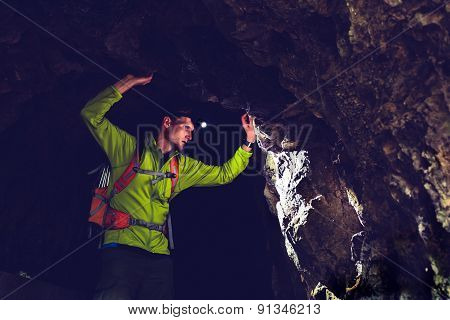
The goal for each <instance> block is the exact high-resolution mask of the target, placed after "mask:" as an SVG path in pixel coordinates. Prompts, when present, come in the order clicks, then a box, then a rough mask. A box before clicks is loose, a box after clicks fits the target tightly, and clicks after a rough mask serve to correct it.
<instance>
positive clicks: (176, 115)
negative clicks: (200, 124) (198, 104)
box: [166, 109, 193, 123]
mask: <svg viewBox="0 0 450 320" xmlns="http://www.w3.org/2000/svg"><path fill="white" fill-rule="evenodd" d="M166 116H167V117H169V118H170V120H172V121H173V122H174V123H177V122H178V121H179V119H180V118H182V117H188V118H191V119H192V116H193V113H192V109H179V110H176V111H175V112H173V113H172V114H168V115H166Z"/></svg>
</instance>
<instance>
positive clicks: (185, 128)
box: [168, 117, 194, 151]
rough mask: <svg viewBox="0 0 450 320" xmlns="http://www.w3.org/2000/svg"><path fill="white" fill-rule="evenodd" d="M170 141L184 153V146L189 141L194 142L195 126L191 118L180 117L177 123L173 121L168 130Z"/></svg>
mask: <svg viewBox="0 0 450 320" xmlns="http://www.w3.org/2000/svg"><path fill="white" fill-rule="evenodd" d="M168 129H169V130H168V139H169V141H170V142H171V143H172V144H173V145H174V146H175V147H176V148H177V149H178V150H179V151H183V148H184V146H185V145H186V143H188V141H190V140H192V133H193V131H194V124H193V123H192V120H191V118H189V117H180V118H177V119H176V121H175V122H174V121H171V124H170V127H169V128H168Z"/></svg>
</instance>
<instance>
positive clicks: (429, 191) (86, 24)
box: [0, 0, 450, 299]
mask: <svg viewBox="0 0 450 320" xmlns="http://www.w3.org/2000/svg"><path fill="white" fill-rule="evenodd" d="M0 2H1V3H0V25H1V29H0V30H1V31H0V54H1V61H2V62H1V68H0V74H1V78H0V101H1V105H0V107H1V109H0V114H1V116H0V140H1V145H2V149H3V151H2V157H1V159H2V160H1V161H2V170H1V181H2V183H1V184H0V212H1V216H2V220H3V222H2V223H1V227H0V228H1V232H0V244H1V245H0V256H1V257H2V259H1V264H0V270H1V273H0V274H1V276H0V292H1V293H2V296H4V295H6V294H8V293H9V292H11V291H12V290H13V289H14V288H17V287H18V286H19V285H21V284H23V283H24V282H26V281H27V278H30V277H35V276H37V275H38V276H39V278H38V279H37V280H35V281H33V282H31V283H30V284H29V285H27V286H24V287H23V288H21V289H20V290H17V291H16V292H14V294H13V295H11V296H9V297H10V298H14V297H15V298H19V299H27V298H34V299H45V298H53V299H54V298H62V299H64V298H88V297H89V296H90V294H91V293H92V290H93V285H94V284H95V281H96V280H95V279H96V277H97V276H98V261H97V260H98V250H97V243H95V241H94V242H90V243H88V244H87V245H85V246H84V247H82V248H81V249H80V250H78V251H76V252H75V253H74V254H72V255H70V257H68V258H67V259H64V260H63V261H61V262H59V263H57V264H56V265H55V266H53V264H54V263H55V262H58V261H59V259H61V258H62V257H64V256H65V255H66V254H68V253H69V252H72V251H73V250H74V249H75V248H77V247H79V246H80V245H81V244H83V243H86V241H87V229H88V222H87V212H88V206H89V202H90V194H91V190H92V185H93V181H92V178H91V177H89V176H88V175H87V172H88V171H90V170H91V169H92V168H94V167H96V166H97V165H98V164H99V163H102V162H104V161H105V156H104V154H103V153H102V151H101V149H100V148H99V147H98V145H97V144H96V142H95V140H94V139H93V138H92V137H91V136H90V134H89V132H88V130H87V129H86V127H85V126H84V124H83V122H82V121H81V118H80V110H81V108H82V107H83V106H84V104H85V103H86V102H87V101H88V100H89V99H90V98H91V97H93V96H94V95H95V94H96V93H98V92H99V91H101V90H102V89H103V88H105V87H106V86H108V85H111V84H113V83H114V82H115V81H116V79H117V77H119V78H121V77H123V76H124V75H125V74H128V73H131V74H135V75H143V74H146V73H148V72H149V71H153V72H155V77H154V80H153V81H152V83H151V84H150V85H149V86H146V87H142V88H139V91H140V92H141V94H142V95H140V94H137V93H136V92H130V93H128V94H127V95H126V96H124V98H123V99H122V100H121V101H120V102H119V104H118V106H116V107H113V109H111V111H110V112H109V113H108V118H109V119H110V120H111V121H112V122H113V123H115V124H117V125H119V126H120V127H121V128H123V129H125V130H127V131H128V132H130V133H134V132H136V128H137V127H138V126H139V125H140V124H143V123H144V124H149V123H152V124H156V123H157V122H158V121H159V119H160V117H161V115H162V113H161V112H162V111H161V110H159V108H158V107H157V106H156V105H155V104H154V103H153V102H151V101H150V100H149V99H145V97H150V98H151V100H152V101H154V102H157V103H158V104H159V105H160V106H164V107H165V108H168V109H169V110H171V109H170V108H173V107H175V106H179V105H189V106H192V107H193V108H194V109H195V111H196V113H197V114H199V115H200V116H201V117H202V118H203V119H206V120H207V121H208V123H210V124H212V126H211V129H208V128H207V129H205V130H203V132H202V131H201V130H200V131H199V133H198V134H196V136H195V139H194V142H193V143H192V146H191V147H190V148H189V150H188V151H187V152H192V154H193V156H202V155H204V153H205V152H208V150H211V145H208V141H206V140H207V139H206V137H215V138H214V139H216V140H215V141H216V143H215V144H214V148H215V149H214V150H215V151H214V152H210V153H211V154H214V155H216V156H213V157H209V158H208V159H209V160H211V161H212V162H213V163H221V162H224V161H226V160H227V157H228V156H229V155H230V152H232V151H233V150H235V149H236V148H237V147H238V145H239V143H240V140H239V139H232V138H230V136H229V134H231V135H233V134H235V133H236V132H237V131H239V124H240V120H239V117H240V115H241V114H242V113H243V112H244V110H248V109H249V110H250V113H251V114H252V115H254V116H256V125H257V134H258V145H259V147H258V148H257V149H256V150H255V154H254V155H253V157H252V159H251V163H250V165H249V167H248V168H247V169H246V171H245V173H244V174H242V175H241V176H239V177H238V178H237V179H236V180H235V181H234V182H232V183H231V184H229V185H226V186H221V187H217V188H194V189H192V190H188V191H185V192H184V193H183V194H182V195H180V196H179V197H178V198H177V199H176V200H174V202H173V203H172V204H171V212H172V214H173V219H174V230H175V243H176V253H175V283H176V285H175V286H176V297H177V298H180V299H272V298H275V299H447V298H448V296H449V294H450V281H449V271H450V269H449V267H450V259H449V251H448V248H449V239H450V238H449V231H450V226H449V207H450V202H449V194H450V192H449V188H448V186H449V168H450V166H449V150H450V149H449V132H450V130H449V123H450V122H449V88H448V79H449V76H450V65H449V60H448V57H449V35H448V30H449V17H448V13H449V11H450V5H449V4H448V3H446V2H445V1H441V0H434V1H425V0H415V1H402V0H384V1H370V2H367V1H364V2H363V1H356V0H347V1H337V0H328V1H327V0H317V1H311V0H299V1H292V0H277V1H264V0H262V1H254V0H252V1H250V0H223V1H220V0H217V1H211V0H202V1H200V0H192V1H178V0H177V1H164V2H162V1H131V0H117V1H103V0H102V1H93V0H84V1H77V2H71V1H61V2H53V1H48V0H38V1H33V2H30V1H5V2H4V1H0ZM144 96H145V97H144ZM220 125H231V126H229V128H231V129H230V130H231V131H232V132H231V133H230V132H228V131H227V132H228V133H225V135H220V137H219V138H217V131H214V130H215V129H217V128H218V127H219V126H220ZM233 125H234V126H233ZM236 125H237V127H236ZM236 128H237V129H236ZM208 130H209V135H208V134H207V133H208ZM221 130H222V129H221ZM223 130H225V129H223ZM225 131H226V130H225ZM214 132H215V133H214ZM221 134H222V133H221ZM215 135H216V136H215ZM234 136H235V135H234ZM205 150H206V151H205ZM217 150H219V151H217ZM49 266H52V268H49V269H48V270H46V268H48V267H49ZM43 270H46V272H44V273H41V272H42V271H43Z"/></svg>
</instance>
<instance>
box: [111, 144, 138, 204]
mask: <svg viewBox="0 0 450 320" xmlns="http://www.w3.org/2000/svg"><path fill="white" fill-rule="evenodd" d="M136 167H137V168H139V154H138V153H137V152H135V153H134V155H133V158H131V161H130V164H129V165H128V167H127V168H126V169H125V171H124V172H123V173H122V175H121V176H120V177H119V179H117V181H116V182H114V187H113V189H112V191H111V194H110V196H109V198H110V199H111V198H112V197H114V196H115V195H116V194H118V193H119V192H121V191H122V190H123V189H125V188H126V187H127V186H128V185H129V184H130V183H131V181H132V180H133V179H134V177H135V176H136V171H135V170H134V168H136Z"/></svg>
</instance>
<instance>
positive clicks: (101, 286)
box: [81, 75, 256, 299]
mask: <svg viewBox="0 0 450 320" xmlns="http://www.w3.org/2000/svg"><path fill="white" fill-rule="evenodd" d="M152 77H153V76H152V75H150V76H148V77H134V76H132V75H127V76H126V77H125V78H124V79H122V80H120V81H118V82H117V83H115V84H114V85H113V86H110V87H108V88H106V89H105V90H103V91H102V92H100V93H99V94H98V95H97V96H96V97H95V98H93V99H92V100H90V101H89V102H88V103H87V104H86V106H85V107H84V108H83V110H82V111H81V116H82V118H83V120H84V121H85V123H86V125H87V127H88V128H89V131H90V132H91V133H92V134H93V136H94V138H95V139H96V140H97V142H98V143H99V144H100V146H101V147H102V148H103V150H104V151H105V153H106V155H107V156H108V159H109V161H110V164H111V171H112V172H111V179H110V183H109V188H108V192H109V193H110V192H111V189H112V187H113V183H114V181H117V179H118V178H119V177H120V176H121V175H122V173H123V172H124V171H125V170H126V168H127V167H128V165H129V163H130V161H131V159H132V158H133V156H134V155H135V152H139V146H137V141H136V138H135V137H134V136H132V135H130V134H129V133H127V132H125V131H124V130H122V129H120V128H118V127H117V126H115V125H113V124H112V123H111V122H109V121H108V119H106V118H105V114H106V112H108V110H109V109H110V108H111V107H112V105H113V104H114V103H115V102H117V101H119V100H120V99H121V98H122V95H123V94H124V93H125V92H127V91H128V90H129V89H131V88H133V87H134V86H138V85H146V84H148V83H149V82H151V80H152ZM252 120H253V119H252V117H251V116H249V115H247V114H244V115H243V116H242V117H241V121H242V126H243V128H244V130H245V132H246V134H247V141H246V142H245V143H244V144H243V145H242V146H240V147H239V148H238V150H237V151H236V152H235V154H234V155H233V157H231V158H230V159H229V160H228V161H227V162H226V163H224V164H223V165H222V166H210V165H206V164H204V163H202V162H200V161H198V160H195V159H193V158H190V157H187V156H185V155H184V154H182V153H181V152H182V150H183V148H184V146H185V145H186V143H187V142H188V141H190V140H192V132H193V130H194V124H193V123H192V120H191V119H190V118H189V117H187V116H179V117H173V116H165V117H164V118H163V120H162V123H161V129H160V132H159V134H158V136H157V139H156V140H155V139H154V138H153V136H150V137H149V139H147V143H146V145H145V147H144V149H143V151H142V154H141V156H140V168H141V169H144V170H151V171H160V172H168V171H169V166H170V160H171V159H172V157H178V171H179V174H178V181H177V183H176V185H175V188H174V190H173V193H171V187H172V185H171V183H172V181H171V179H162V180H160V181H158V182H157V183H155V184H153V185H152V184H151V183H150V181H151V179H152V177H151V176H149V175H145V174H137V175H136V177H135V178H134V179H133V180H132V181H131V183H130V184H129V185H128V186H127V187H126V188H125V189H123V191H121V192H120V193H118V194H116V195H115V196H114V197H112V199H111V200H110V206H111V207H112V208H114V209H116V210H120V211H122V212H125V213H128V214H130V215H131V216H132V217H133V218H135V219H140V220H143V221H145V222H149V223H152V224H155V225H158V226H161V225H163V224H164V223H165V221H166V217H167V215H168V213H169V200H171V199H172V198H174V197H175V196H176V195H177V194H179V193H180V192H181V191H183V190H185V189H187V188H189V187H193V186H214V185H223V184H226V183H230V182H231V181H232V180H233V179H234V178H236V177H237V176H238V175H239V174H240V173H241V172H242V171H243V170H244V169H245V168H246V166H247V165H248V161H249V158H250V157H251V156H252V146H253V143H254V142H255V138H256V137H255V130H254V127H253V124H252V123H253V121H252ZM162 160H163V161H162ZM101 264H102V273H101V276H100V280H99V283H98V285H97V288H96V292H95V298H96V299H170V298H172V297H173V266H172V258H171V256H170V251H169V249H168V239H167V238H166V236H165V235H164V233H162V232H161V231H158V230H152V229H150V228H146V227H144V226H138V225H133V226H129V227H127V228H124V229H119V230H112V229H111V230H107V231H106V232H105V235H104V245H103V248H102V253H101Z"/></svg>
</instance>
